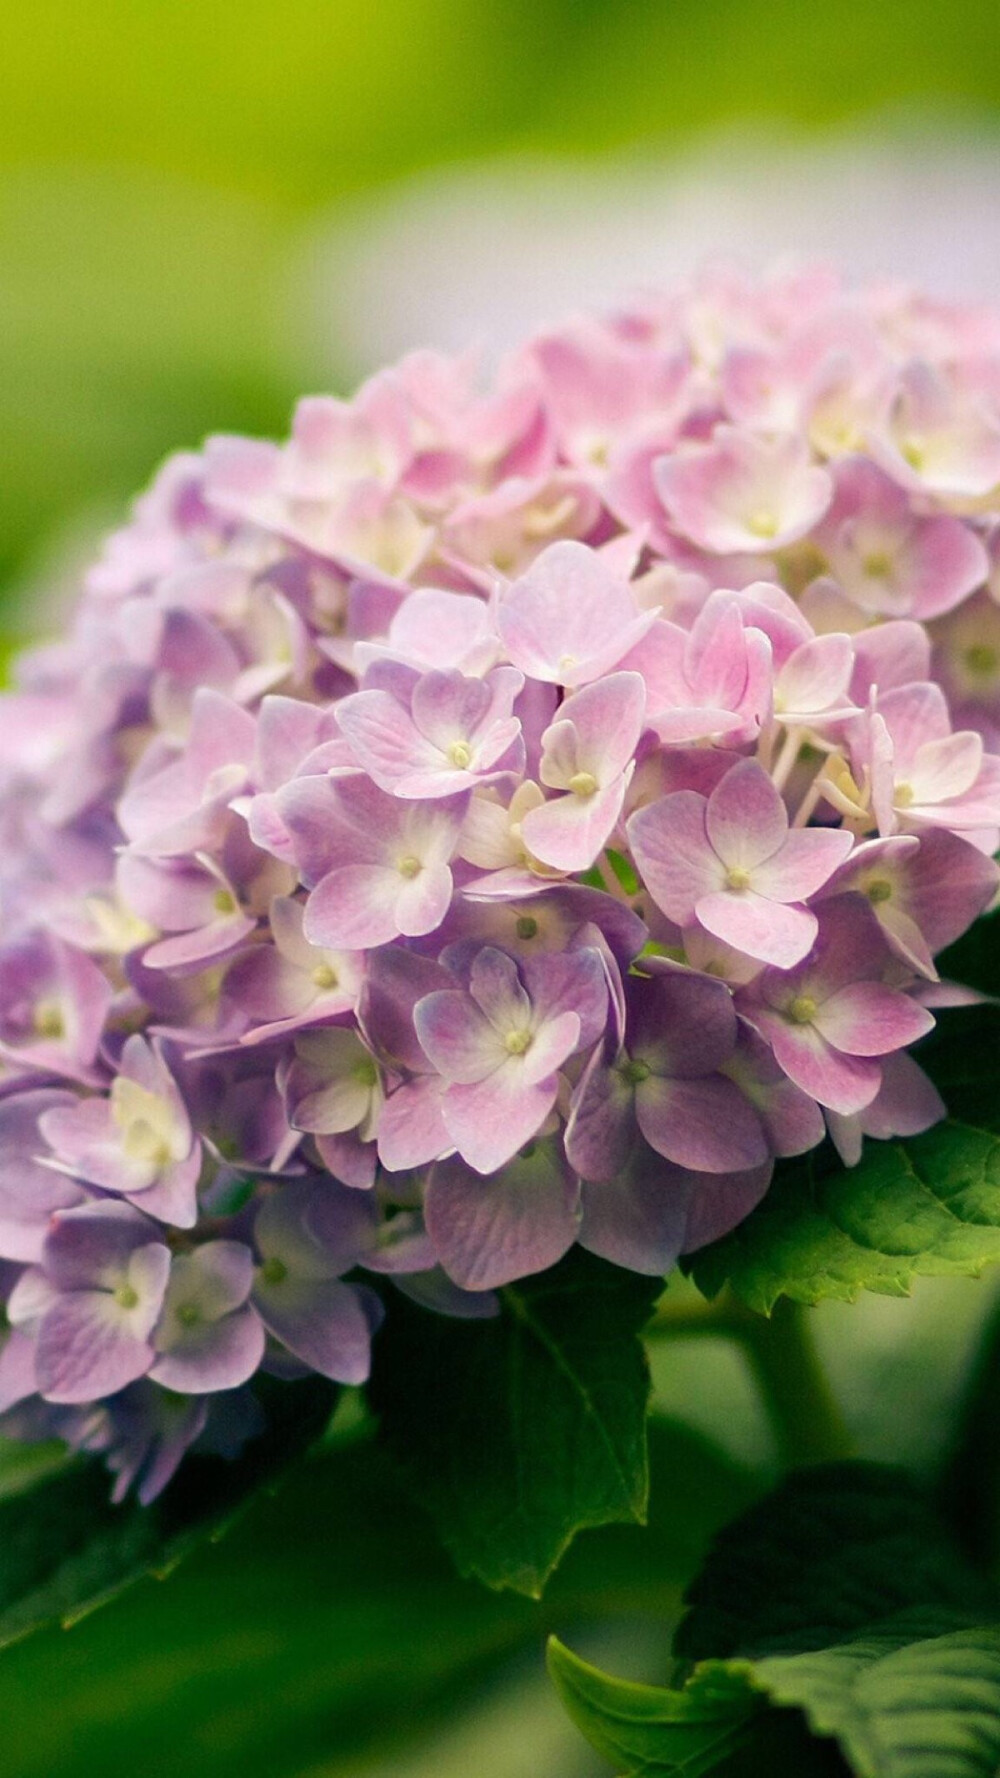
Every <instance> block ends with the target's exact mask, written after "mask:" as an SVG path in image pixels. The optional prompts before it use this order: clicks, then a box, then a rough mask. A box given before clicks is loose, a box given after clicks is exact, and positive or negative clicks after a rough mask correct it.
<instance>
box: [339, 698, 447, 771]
mask: <svg viewBox="0 0 1000 1778" xmlns="http://www.w3.org/2000/svg"><path fill="white" fill-rule="evenodd" d="M337 721H338V722H339V724H340V727H341V731H342V732H343V734H344V735H345V736H346V737H347V740H348V742H349V743H350V746H351V750H352V752H353V754H354V757H355V759H356V760H357V762H358V764H359V765H360V766H363V767H364V770H365V771H366V772H367V773H368V776H369V777H370V778H372V779H373V780H374V782H375V783H376V784H377V785H378V786H379V788H380V789H381V790H386V791H388V792H390V793H392V792H393V791H395V789H396V787H397V786H398V784H399V783H400V781H401V780H402V779H405V778H406V776H407V774H408V773H410V772H412V771H415V770H416V769H417V768H418V767H421V766H422V767H424V768H425V769H430V770H434V768H435V767H442V766H444V765H445V761H444V760H442V758H441V756H440V754H439V753H438V750H437V748H436V747H433V746H432V745H431V744H430V742H428V741H427V740H425V739H424V737H423V736H422V735H420V734H419V733H418V732H417V730H416V728H415V727H414V725H413V721H412V718H411V716H410V714H409V711H408V710H406V709H404V707H403V705H402V704H401V703H399V701H398V700H397V699H396V698H394V697H393V696H392V695H391V693H389V692H387V691H359V692H355V693H354V694H353V695H352V696H351V697H349V698H344V699H343V700H342V701H341V702H340V703H339V704H338V705H337Z"/></svg>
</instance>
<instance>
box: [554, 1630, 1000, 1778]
mask: <svg viewBox="0 0 1000 1778" xmlns="http://www.w3.org/2000/svg"><path fill="white" fill-rule="evenodd" d="M549 1662H550V1672H551V1673H552V1677H553V1679H554V1681H555V1684H556V1687H557V1689H558V1691H559V1693H560V1696H561V1697H562V1700H563V1703H564V1704H565V1706H566V1708H567V1710H568V1711H569V1713H570V1715H571V1716H572V1718H573V1720H574V1722H575V1723H576V1724H577V1727H578V1728H579V1729H580V1730H581V1732H582V1733H583V1734H584V1735H586V1737H587V1739H588V1740H589V1741H590V1743H591V1745H592V1746H593V1747H595V1748H596V1749H597V1751H598V1752H599V1753H601V1754H603V1755H604V1756H605V1758H607V1759H608V1760H609V1761H610V1762H611V1764H612V1765H614V1766H615V1767H616V1769H617V1770H618V1771H619V1772H623V1773H625V1774H627V1778H632V1775H633V1774H634V1775H636V1778H639V1775H640V1774H641V1775H642V1778H653V1775H654V1774H663V1775H664V1778H665V1775H666V1774H681V1773H683V1774H685V1778H703V1775H707V1774H710V1773H718V1774H720V1778H721V1775H723V1774H724V1775H725V1778H736V1775H737V1774H740V1778H750V1774H755V1775H757V1774H759V1778H771V1775H773V1774H776V1773H779V1772H780V1773H784V1772H789V1773H792V1772H794V1773H795V1775H796V1778H813V1775H814V1774H816V1775H818V1774H820V1773H831V1774H832V1773H834V1772H844V1771H849V1772H853V1773H855V1774H856V1778H995V1774H996V1770H997V1765H998V1762H1000V1626H998V1625H995V1624H993V1625H987V1626H985V1627H975V1628H961V1629H954V1628H952V1627H951V1626H950V1625H948V1624H947V1620H942V1621H941V1623H940V1624H938V1623H936V1622H935V1620H934V1619H928V1620H927V1621H926V1622H924V1623H921V1622H920V1621H919V1620H913V1619H904V1620H892V1619H889V1620H887V1621H886V1622H885V1623H884V1624H882V1625H880V1626H878V1627H877V1628H875V1629H873V1630H871V1631H870V1632H869V1633H868V1634H867V1635H864V1636H859V1637H858V1638H857V1639H855V1640H852V1641H850V1642H844V1643H839V1644H837V1645H836V1646H835V1647H833V1648H827V1649H820V1650H817V1651H816V1652H815V1653H810V1654H801V1655H772V1656H768V1657H766V1658H765V1659H763V1660H758V1661H708V1662H704V1663H702V1665H700V1666H699V1667H697V1668H696V1669H695V1671H694V1674H693V1675H692V1677H691V1678H690V1680H689V1681H688V1683H687V1685H686V1686H684V1687H683V1689H681V1690H668V1689H662V1690H661V1689H660V1688H658V1687H654V1686H634V1685H626V1684H623V1683H622V1682H621V1681H616V1680H612V1679H609V1678H608V1677H607V1676H606V1675H605V1674H602V1673H598V1672H597V1671H596V1669H594V1668H593V1667H590V1666H588V1665H587V1664H586V1663H585V1662H583V1661H580V1660H578V1659H577V1658H576V1656H574V1655H571V1654H570V1653H569V1651H568V1650H567V1649H565V1648H564V1647H563V1646H562V1644H561V1643H559V1642H558V1641H555V1640H553V1642H552V1643H551V1644H550V1656H549ZM768 1704H769V1705H770V1706H772V1708H771V1709H768V1708H767V1705H768ZM785 1711H795V1712H796V1713H797V1715H796V1716H793V1717H791V1718H790V1719H785V1718H784V1716H783V1713H784V1712H785ZM779 1712H780V1713H782V1714H779ZM806 1726H808V1728H809V1729H811V1730H812V1732H813V1734H814V1735H816V1736H819V1737H822V1738H824V1739H825V1738H827V1737H829V1738H831V1739H833V1740H834V1741H835V1743H836V1747H837V1749H838V1750H839V1754H838V1753H834V1752H833V1750H831V1749H830V1748H829V1747H828V1746H824V1744H823V1740H821V1741H820V1742H819V1744H816V1743H814V1744H812V1745H810V1744H809V1743H807V1742H806V1741H805V1733H804V1732H805V1728H806ZM844 1761H846V1765H845V1764H844V1763H843V1762H844Z"/></svg>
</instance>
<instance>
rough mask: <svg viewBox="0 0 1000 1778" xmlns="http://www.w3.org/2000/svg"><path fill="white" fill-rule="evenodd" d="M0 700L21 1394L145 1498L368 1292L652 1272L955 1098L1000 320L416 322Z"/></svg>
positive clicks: (101, 585) (485, 1307)
mask: <svg viewBox="0 0 1000 1778" xmlns="http://www.w3.org/2000/svg"><path fill="white" fill-rule="evenodd" d="M0 725H2V742H0V823H2V847H0V912H2V944H0V1060H2V1081H0V1270H2V1284H3V1290H4V1298H5V1301H6V1316H7V1322H8V1329H9V1331H8V1332H7V1334H6V1336H5V1343H4V1345H3V1348H2V1352H0V1408H2V1409H3V1410H4V1411H5V1416H6V1417H5V1420H4V1422H3V1425H4V1427H5V1429H6V1430H8V1431H10V1430H13V1431H18V1432H20V1433H22V1434H23V1435H25V1436H35V1435H38V1436H42V1435H49V1434H51V1433H53V1432H56V1433H59V1434H61V1435H63V1436H64V1437H66V1438H68V1439H69V1440H70V1441H71V1442H74V1443H76V1444H78V1445H84V1446H87V1447H88V1448H91V1449H99V1450H103V1451H105V1452H106V1454H107V1457H108V1460H109V1462H110V1463H111V1465H112V1467H113V1468H114V1469H115V1470H116V1471H117V1473H118V1477H119V1481H118V1487H119V1489H120V1490H122V1489H124V1488H125V1487H127V1486H128V1485H129V1484H130V1483H131V1482H132V1481H136V1482H137V1484H138V1486H139V1491H140V1494H141V1495H142V1496H143V1497H144V1498H148V1497H150V1496H151V1495H152V1494H154V1493H155V1492H156V1490H157V1489H158V1488H160V1487H162V1485H163V1484H164V1482H165V1481H166V1480H167V1479H168V1477H169V1475H170V1474H171V1472H172V1470H173V1468H174V1466H175V1465H176V1463H177V1462H178V1460H179V1458H180V1456H181V1454H182V1453H183V1451H184V1450H185V1449H186V1448H187V1447H188V1446H189V1445H190V1444H191V1443H193V1442H194V1441H195V1440H199V1441H201V1443H202V1445H205V1444H206V1443H208V1444H211V1446H212V1447H213V1448H218V1449H223V1450H226V1449H234V1448H236V1447H237V1446H238V1444H239V1442H240V1440H241V1439H242V1438H245V1437H246V1436H247V1434H248V1433H249V1432H250V1431H252V1430H253V1427H254V1425H255V1414H256V1413H257V1412H258V1410H257V1408H256V1406H255V1401H254V1396H253V1392H252V1390H251V1389H250V1388H249V1384H250V1380H251V1379H252V1377H253V1376H254V1374H255V1373H256V1372H257V1371H258V1370H261V1369H263V1370H265V1371H269V1372H271V1373H276V1374H277V1375H279V1376H281V1377H287V1378H295V1377H297V1376H301V1375H303V1374H306V1373H308V1372H319V1373H321V1374H322V1375H324V1376H326V1377H331V1378H334V1379H337V1380H340V1381H343V1382H347V1383H357V1382H360V1381H362V1380H363V1379H364V1378H365V1376H366V1375H367V1372H368V1366H369V1358H370V1344H371V1339H372V1336H373V1334H374V1333H375V1331H376V1330H377V1327H378V1323H379V1319H380V1316H381V1313H382V1294H383V1292H384V1289H385V1287H386V1282H387V1281H388V1282H391V1284H393V1285H394V1286H395V1287H397V1288H400V1289H403V1290H406V1291H408V1292H409V1293H410V1294H412V1295H414V1296H416V1297H417V1298H418V1299H419V1300H421V1301H422V1302H424V1303H426V1304H428V1305H430V1306H432V1307H434V1308H437V1309H439V1310H440V1311H442V1312H445V1313H453V1314H477V1313H489V1312H490V1311H491V1310H492V1308H493V1306H494V1299H493V1298H492V1296H491V1294H490V1293H491V1292H492V1291H494V1290H495V1289H496V1288H498V1287H500V1286H502V1285H504V1284H505V1283H507V1282H509V1281H510V1280H512V1279H515V1278H517V1277H519V1276H522V1275H524V1274H527V1273H532V1272H537V1271H540V1270H542V1269H543V1268H545V1267H548V1266H551V1265H553V1264H554V1263H555V1262H556V1261H557V1260H558V1259H559V1258H560V1257H561V1256H562V1255H563V1254H564V1253H565V1252H566V1251H567V1249H568V1248H569V1247H570V1246H571V1245H572V1243H573V1242H575V1241H579V1242H580V1243H581V1244H582V1245H583V1246H584V1247H586V1248H588V1249H589V1250H590V1251H591V1252H593V1253H597V1254H600V1255H603V1256H604V1257H606V1258H607V1259H610V1260H612V1261H614V1262H616V1263H618V1264H620V1265H623V1266H628V1267H632V1268H634V1269H636V1270H638V1271H641V1272H648V1273H652V1274H655V1273H659V1272H662V1271H663V1270H665V1269H667V1268H669V1266H670V1265H671V1264H672V1263H673V1261H674V1260H675V1259H676V1257H677V1256H678V1254H680V1253H683V1252H686V1251H689V1250H691V1249H693V1248H696V1247H698V1246H699V1245H701V1244H704V1243H705V1242H707V1241H710V1240H712V1239H714V1238H716V1237H718V1236H720V1235H722V1234H723V1233H724V1232H725V1231H727V1230H728V1229H730V1228H732V1227H733V1226H734V1225H735V1224H736V1223H738V1222H739V1221H740V1220H741V1219H742V1218H743V1217H745V1216H746V1215H747V1213H748V1212H749V1211H750V1210H751V1208H752V1207H753V1206H754V1204H755V1203H757V1201H758V1200H759V1199H760V1197H761V1195H762V1194H763V1193H764V1192H765V1191H766V1190H767V1187H768V1183H769V1180H770V1178H771V1174H772V1170H773V1167H774V1163H775V1160H776V1158H778V1157H781V1156H790V1155H798V1154H801V1153H803V1152H805V1151H807V1150H809V1149H811V1148H812V1147H813V1146H814V1145H815V1144H817V1143H818V1142H820V1141H821V1140H822V1139H823V1137H824V1134H825V1133H826V1132H827V1131H829V1133H830V1135H831V1136H832V1137H833V1140H834V1141H835V1142H836V1143H837V1145H838V1147H839V1148H840V1151H841V1153H842V1155H843V1156H844V1159H845V1160H846V1161H847V1162H851V1161H852V1160H854V1159H856V1158H857V1155H858V1153H859V1151H860V1145H861V1139H862V1135H863V1134H868V1135H871V1136H876V1137H885V1136H889V1135H891V1134H893V1133H912V1132H916V1131H919V1130H922V1129H924V1128H926V1127H927V1126H928V1125H930V1124H931V1123H933V1122H934V1120H935V1119H936V1118H938V1117H939V1116H940V1115H941V1113H942V1110H943V1107H942V1105H941V1101H940V1099H939V1097H938V1094H937V1092H936V1091H935V1089H934V1087H933V1086H932V1085H931V1083H930V1082H929V1081H928V1080H927V1078H926V1077H925V1076H924V1074H923V1073H922V1072H921V1070H920V1068H919V1066H918V1065H917V1063H916V1062H915V1061H914V1060H913V1059H912V1057H911V1056H910V1055H909V1054H908V1048H909V1046H910V1045H912V1044H913V1043H914V1041H915V1040H916V1039H918V1038H920V1037H922V1036H923V1035H924V1034H925V1033H926V1032H927V1031H928V1029H929V1028H930V1026H931V1024H932V1016H931V1013H930V1011H929V1010H928V1007H929V1006H930V1005H933V1004H940V1003H941V1002H942V1000H944V999H945V998H947V992H948V991H947V989H946V988H945V986H944V985H942V984H941V983H940V982H939V981H938V977H937V972H936V969H935V964H934V957H935V954H936V953H937V952H938V951H940V950H941V949H942V947H943V946H945V945H947V944H948V943H950V942H951V941H952V940H953V939H955V938H956V937H957V936H958V935H959V934H960V933H961V932H962V931H963V930H964V929H965V928H966V927H967V926H968V925H969V924H970V922H971V921H973V920H974V919H975V918H976V917H977V915H979V914H980V913H981V912H982V911H983V909H984V908H985V907H986V906H987V905H988V903H989V902H990V900H991V898H992V897H993V895H994V892H995V889H996V886H997V871H996V868H995V866H994V864H993V862H992V854H993V853H994V851H995V850H996V848H997V844H998V837H1000V751H998V750H1000V317H998V316H997V315H994V314H991V313H984V312H981V311H979V310H971V309H957V308H950V307H945V306H942V305H940V304H935V303H931V302H928V301H925V300H922V299H920V298H919V297H915V296H913V295H911V294H908V293H906V292H901V291H899V290H895V289H879V290H874V291H867V292H863V293H861V294H858V293H854V292H851V291H848V290H845V289H844V288H842V287H841V285H840V284H839V283H838V282H837V281H836V280H835V279H834V278H833V277H831V276H830V275H828V274H827V273H826V272H825V271H806V272H799V273H796V274H794V275H780V276H775V277H774V278H772V279H771V280H770V281H767V282H764V283H761V284H754V283H749V282H747V281H745V280H743V279H742V278H740V277H737V276H734V275H732V274H729V273H720V272H712V273H709V274H706V275H705V276H703V277H702V278H701V279H700V280H699V281H698V282H696V283H695V284H694V285H693V286H692V287H691V288H689V289H687V290H685V291H682V292H681V293H679V294H676V295H667V296H654V297H651V298H650V299H649V300H647V301H642V302H639V303H636V305H635V306H633V307H631V308H628V309H625V310H623V311H622V312H620V313H618V314H615V315H611V316H609V317H605V318H602V319H591V318H584V319H579V320H574V321H571V322H570V323H569V324H568V325H566V326H565V327H563V328H560V329H557V330H555V331H553V332H549V333H545V334H543V335H541V336H540V337H539V338H537V339H534V340H532V341H530V342H529V343H528V344H527V345H526V346H525V347H524V348H523V350H521V351H519V352H517V353H516V354H515V355H513V356H512V357H511V358H509V359H507V360H505V361H504V362H503V363H502V364H501V365H500V367H499V369H498V370H497V372H496V375H495V376H494V377H493V379H492V380H491V381H490V382H489V383H488V384H487V383H485V382H484V381H483V380H482V379H481V377H480V374H479V370H478V367H477V365H476V363H475V362H474V361H472V360H470V359H465V358H461V359H457V360H452V359H447V358H444V357H439V356H437V355H434V354H430V353H416V354H414V355H413V356H411V357H409V358H406V359H404V360H403V362H402V363H401V364H399V365H397V366H396V367H395V368H393V369H390V370H387V371H385V372H383V373H381V374H379V375H378V376H376V377H374V378H372V380H371V381H370V382H368V383H366V384H365V385H364V387H363V388H362V389H361V390H360V391H359V393H358V394H357V396H356V397H355V398H354V399H353V400H352V401H349V402H341V401H337V400H333V399H331V398H326V397H320V398H314V399H310V400H306V401H304V402H302V403H301V405H300V406H299V408H298V410H297V412H296V415H295V419H294V423H293V429H292V436H291V439H290V441H289V442H288V443H287V444H285V445H280V446H279V445H272V444H266V443H260V442H255V441H250V440H244V439H238V438H215V439H212V440H210V441H209V443H208V444H207V446H206V448H205V450H204V451H203V452H202V453H200V454H198V455H183V456H179V457H176V458H174V459H172V460H171V461H170V462H168V463H167V465H166V466H165V468H164V469H163V470H162V471H161V473H160V475H159V476H158V478H157V480H156V481H155V483H154V485H153V487H152V489H151V491H150V492H149V493H147V494H146V495H145V496H144V497H143V498H142V500H141V501H140V502H139V504H138V506H137V508H136V510H135V514H134V516H133V519H132V521H131V523H130V524H129V525H128V526H127V527H126V528H125V529H124V530H123V531H121V532H119V533H118V534H117V535H116V536H114V537H112V538H111V539H110V541H109V543H108V545H107V547H106V549H105V552H104V555H103V557H102V558H101V560H100V561H99V562H98V564H97V565H96V566H95V567H94V568H93V569H92V571H91V572H90V574H89V575H88V576H87V579H86V582H85V585H84V589H83V593H82V597H81V600H80V603H79V606H78V608H77V610H76V614H75V617H74V620H73V623H72V627H71V629H70V631H69V634H68V635H67V636H66V637H64V638H63V639H62V640H60V641H58V642H57V643H55V644H54V645H52V646H49V647H46V648H43V649H42V650H40V651H39V652H36V653H34V654H32V655H29V656H28V657H27V658H26V659H25V660H23V661H22V662H21V665H20V668H19V674H18V684H17V689H16V690H14V691H13V692H12V693H11V694H10V695H9V696H8V697H7V698H6V700H5V703H4V707H3V709H2V713H0ZM373 1274H378V1275H380V1277H381V1278H382V1280H383V1284H382V1291H380V1292H377V1291H376V1290H375V1289H374V1288H373V1287H372V1285H371V1284H370V1283H366V1282H364V1281H363V1280H364V1279H365V1277H366V1275H367V1276H369V1277H370V1276H371V1275H373Z"/></svg>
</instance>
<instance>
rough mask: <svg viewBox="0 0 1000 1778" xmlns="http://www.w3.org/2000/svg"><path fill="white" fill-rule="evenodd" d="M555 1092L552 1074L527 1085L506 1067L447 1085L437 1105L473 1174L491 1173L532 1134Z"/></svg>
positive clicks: (508, 1159)
mask: <svg viewBox="0 0 1000 1778" xmlns="http://www.w3.org/2000/svg"><path fill="white" fill-rule="evenodd" d="M556 1090H557V1082H556V1080H555V1078H554V1077H553V1076H549V1077H548V1079H547V1080H543V1081H541V1082H539V1084H538V1085H537V1086H528V1085H527V1084H526V1083H525V1081H524V1079H523V1078H522V1072H521V1070H520V1069H519V1068H512V1067H509V1066H508V1067H502V1068H498V1069H497V1070H496V1072H495V1073H493V1074H491V1075H489V1077H488V1078H487V1079H485V1080H479V1081H476V1082H475V1083H473V1084H469V1085H457V1086H450V1087H449V1088H448V1091H447V1092H446V1093H445V1095H444V1100H443V1107H442V1108H443V1113H444V1121H445V1124H446V1126H447V1129H448V1134H449V1136H450V1137H451V1139H452V1142H453V1143H454V1144H455V1147H456V1148H457V1149H458V1152H459V1154H460V1155H461V1156H462V1158H463V1160H466V1161H468V1163H469V1166H470V1167H474V1168H475V1170H476V1172H477V1173H495V1172H496V1171H497V1169H498V1167H502V1166H504V1165H505V1164H506V1162H507V1161H510V1160H513V1158H514V1156H515V1155H516V1153H517V1151H518V1149H519V1148H523V1147H524V1145H525V1143H527V1142H530V1141H531V1139H532V1137H533V1136H536V1135H537V1134H538V1131H539V1130H540V1129H541V1127H542V1124H543V1123H544V1122H545V1119H546V1118H547V1117H548V1115H549V1112H550V1111H551V1110H552V1107H553V1105H554V1104H555V1102H556Z"/></svg>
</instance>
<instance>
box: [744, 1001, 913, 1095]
mask: <svg viewBox="0 0 1000 1778" xmlns="http://www.w3.org/2000/svg"><path fill="white" fill-rule="evenodd" d="M757 1022H758V1024H759V1025H760V1027H761V1030H762V1031H763V1033H764V1035H765V1037H766V1038H767V1039H768V1041H769V1043H770V1044H771V1047H772V1049H773V1050H774V1054H775V1056H776V1058H777V1060H778V1062H779V1063H780V1064H781V1067H782V1068H783V1069H784V1070H785V1073H786V1074H787V1075H788V1077H789V1079H790V1080H793V1081H794V1082H795V1084H796V1086H800V1087H801V1088H802V1091H803V1092H804V1093H808V1094H809V1096H810V1098H812V1099H815V1100H816V1101H817V1102H818V1103H819V1104H820V1105H825V1106H827V1107H828V1108H829V1110H831V1111H839V1112H841V1113H843V1114H844V1115H845V1116H846V1115H849V1114H850V1113H851V1112H854V1111H863V1110H864V1108H865V1106H866V1105H870V1104H871V1102H872V1100H873V1099H874V1097H875V1095H876V1093H877V1092H878V1090H879V1087H880V1086H881V1084H882V1069H881V1066H880V1064H879V1063H878V1062H877V1061H876V1060H875V1059H874V1058H872V1057H868V1056H846V1055H844V1054H842V1052H841V1051H840V1050H835V1049H834V1048H833V1045H832V1044H829V1043H827V1041H826V1039H825V1038H824V1037H823V1036H822V1035H821V1033H820V1032H819V1031H817V1030H816V1029H815V1027H814V1026H812V1025H794V1024H792V1023H791V1022H790V1021H788V1020H787V1019H782V1018H776V1017H773V1016H771V1015H770V1014H768V1013H763V1012H762V1013H761V1014H760V1015H759V1016H758V1018H757Z"/></svg>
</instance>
